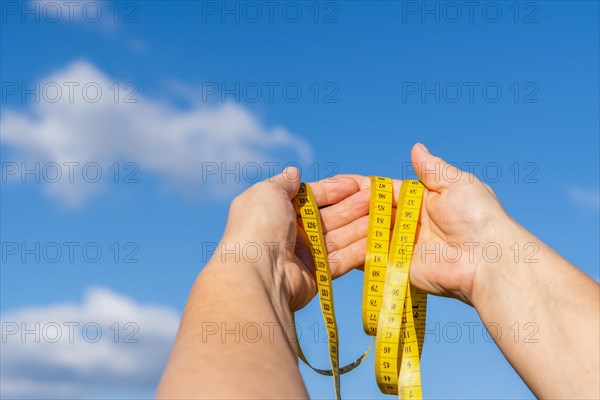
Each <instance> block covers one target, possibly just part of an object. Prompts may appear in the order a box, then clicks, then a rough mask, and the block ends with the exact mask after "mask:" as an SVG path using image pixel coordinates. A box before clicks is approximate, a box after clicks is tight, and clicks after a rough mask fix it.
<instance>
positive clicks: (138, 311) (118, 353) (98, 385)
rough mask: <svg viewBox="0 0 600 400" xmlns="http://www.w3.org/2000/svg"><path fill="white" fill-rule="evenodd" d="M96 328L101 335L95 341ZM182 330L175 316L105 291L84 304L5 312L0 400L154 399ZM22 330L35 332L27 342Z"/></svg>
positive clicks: (95, 292) (90, 292) (96, 292)
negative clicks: (175, 338) (19, 399)
mask: <svg viewBox="0 0 600 400" xmlns="http://www.w3.org/2000/svg"><path fill="white" fill-rule="evenodd" d="M70 323H71V325H69V324H70ZM72 323H78V324H79V325H73V324H72ZM115 323H118V329H117V326H116V325H115ZM36 324H37V325H36ZM86 324H90V325H88V326H89V328H87V330H84V327H85V326H86ZM93 324H97V326H99V327H100V329H101V332H102V336H101V338H99V339H98V340H97V341H96V336H97V332H98V329H97V326H96V325H93ZM126 324H129V325H126ZM178 324H179V316H178V314H177V313H176V312H175V311H174V310H172V309H169V308H166V307H163V306H157V305H145V304H139V303H136V302H135V301H133V300H131V299H129V298H127V297H124V296H122V295H119V294H117V293H114V292H112V291H110V290H107V289H103V288H92V289H90V290H88V291H87V293H86V295H85V297H84V299H83V302H82V303H76V304H71V303H68V304H56V305H49V306H41V307H30V308H23V309H18V310H15V311H11V312H8V313H5V314H4V315H3V316H2V344H1V346H2V357H1V360H0V363H1V367H2V368H1V371H0V397H2V398H67V397H68V398H107V397H117V398H127V397H132V398H135V397H137V398H146V397H149V396H152V394H153V392H154V390H155V389H156V385H157V384H158V380H159V378H160V374H161V372H162V369H163V367H164V365H165V362H166V359H167V357H168V354H169V351H170V349H171V344H172V341H173V339H174V337H175V334H176V331H177V327H178ZM70 326H72V327H73V328H72V331H70ZM57 327H58V328H57ZM24 328H25V329H27V330H29V331H30V333H28V334H26V335H25V336H23V332H24ZM115 332H118V335H116V334H115ZM59 333H60V335H59ZM36 334H37V338H36ZM36 339H37V340H38V342H36Z"/></svg>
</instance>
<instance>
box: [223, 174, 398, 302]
mask: <svg viewBox="0 0 600 400" xmlns="http://www.w3.org/2000/svg"><path fill="white" fill-rule="evenodd" d="M397 184H398V188H399V182H397ZM310 186H311V188H312V190H313V193H314V195H315V198H316V201H317V204H318V206H319V207H320V208H322V209H321V220H322V224H323V230H324V233H325V242H326V243H327V244H328V250H329V252H330V253H329V259H330V267H331V273H332V276H333V278H337V277H339V276H341V275H343V274H345V273H346V272H348V271H350V270H351V269H353V268H355V267H357V266H358V265H360V264H362V263H363V262H364V248H365V244H366V231H367V221H368V215H367V214H368V210H369V198H370V180H369V178H367V177H363V176H359V175H337V176H334V177H331V178H328V179H325V180H322V181H319V182H315V183H311V184H310ZM299 188H300V176H299V173H298V170H297V169H296V168H293V167H290V168H287V169H286V170H284V171H283V172H282V173H281V174H280V175H277V176H275V177H273V178H270V179H267V180H265V181H263V182H260V183H257V184H255V185H254V186H252V187H251V188H249V189H248V190H246V191H245V192H243V193H242V194H240V195H239V196H238V197H236V199H235V200H234V201H233V202H232V203H231V208H230V210H229V218H228V221H227V227H226V229H225V233H224V235H223V239H222V245H221V246H219V248H222V247H223V246H224V247H225V248H227V249H232V248H234V247H235V246H238V248H239V249H248V250H249V251H250V250H252V249H253V248H254V249H257V248H258V249H260V250H259V251H260V253H261V256H260V257H258V256H257V257H254V253H252V254H251V255H246V254H243V256H244V255H245V256H246V258H247V259H255V258H257V259H258V262H253V263H251V264H252V266H253V267H255V268H256V270H257V273H258V274H260V275H261V277H262V278H263V280H264V282H265V285H266V286H267V290H268V291H269V292H270V293H273V294H275V295H279V293H283V294H284V295H285V297H286V299H285V300H286V301H287V303H288V305H289V306H290V309H291V310H292V311H295V310H298V309H300V308H302V307H304V306H305V305H306V304H308V303H309V302H310V300H311V299H312V298H313V297H314V295H315V294H316V291H317V286H316V282H315V280H314V264H313V261H312V257H311V255H310V251H309V249H308V247H307V244H306V243H305V242H304V240H303V239H302V238H303V236H302V235H298V232H299V230H301V229H302V227H301V225H299V222H298V221H297V215H296V212H295V210H294V207H293V205H292V199H293V198H294V197H295V196H296V194H297V193H298V190H299ZM242 253H245V252H242ZM216 256H221V258H222V259H223V260H226V257H227V256H226V255H224V254H222V253H221V254H216ZM227 261H230V260H227ZM245 261H248V260H245Z"/></svg>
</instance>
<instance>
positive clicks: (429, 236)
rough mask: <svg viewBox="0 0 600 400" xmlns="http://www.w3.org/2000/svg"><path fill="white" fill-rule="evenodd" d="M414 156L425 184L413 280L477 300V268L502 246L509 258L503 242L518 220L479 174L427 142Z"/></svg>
mask: <svg viewBox="0 0 600 400" xmlns="http://www.w3.org/2000/svg"><path fill="white" fill-rule="evenodd" d="M411 158H412V162H413V167H414V168H415V171H416V173H417V176H418V177H419V179H420V180H421V182H423V184H424V185H425V186H426V190H425V194H424V198H423V206H422V207H421V216H420V229H419V231H418V235H417V240H416V243H415V253H414V255H413V259H412V263H411V271H410V279H411V283H413V284H414V285H415V286H417V287H418V288H420V289H423V290H425V291H427V292H428V293H432V294H436V295H443V296H448V297H455V298H458V299H460V300H462V301H464V302H466V303H468V304H473V294H474V291H475V286H476V277H477V276H478V274H477V272H478V271H480V270H481V268H486V264H488V263H489V262H490V261H494V260H497V254H496V250H497V249H498V248H501V249H502V252H503V253H504V258H506V254H507V253H508V248H506V247H505V246H504V244H505V243H509V242H510V240H511V235H512V234H513V232H515V226H516V224H514V223H513V221H512V220H511V218H510V217H509V216H508V215H507V214H506V212H505V211H504V209H503V208H502V206H501V205H500V203H499V202H498V199H497V198H496V195H495V194H494V192H493V191H492V189H491V188H490V187H489V186H487V185H486V184H485V183H483V182H481V181H480V180H479V179H477V178H476V177H475V176H474V175H472V174H469V173H466V172H464V171H461V170H459V169H457V168H456V167H454V166H452V165H450V164H448V163H446V162H445V161H444V160H442V159H441V158H438V157H435V156H433V155H431V154H430V153H429V151H428V150H427V148H426V147H425V146H423V145H422V144H416V145H415V146H414V147H413V149H412V153H411ZM486 246H487V247H486ZM497 246H499V247H497ZM484 249H485V250H484ZM487 251H489V255H487V254H488V253H486V252H487Z"/></svg>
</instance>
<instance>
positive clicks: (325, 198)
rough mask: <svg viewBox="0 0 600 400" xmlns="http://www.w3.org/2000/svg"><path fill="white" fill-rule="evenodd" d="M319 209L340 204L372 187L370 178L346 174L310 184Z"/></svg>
mask: <svg viewBox="0 0 600 400" xmlns="http://www.w3.org/2000/svg"><path fill="white" fill-rule="evenodd" d="M309 185H310V188H311V189H312V191H313V194H314V195H315V199H316V200H317V205H318V206H319V207H324V206H328V205H331V204H335V203H338V202H339V201H341V200H343V199H345V198H347V197H348V196H350V195H352V194H354V193H357V192H359V191H360V190H362V189H365V188H368V187H370V186H371V180H370V179H369V177H368V176H362V175H354V174H344V175H335V176H332V177H331V178H327V179H323V180H320V181H318V182H311V183H309Z"/></svg>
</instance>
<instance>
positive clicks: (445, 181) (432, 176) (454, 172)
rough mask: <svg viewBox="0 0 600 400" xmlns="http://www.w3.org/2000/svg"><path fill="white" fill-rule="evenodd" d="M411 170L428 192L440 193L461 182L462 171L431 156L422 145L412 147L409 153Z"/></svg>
mask: <svg viewBox="0 0 600 400" xmlns="http://www.w3.org/2000/svg"><path fill="white" fill-rule="evenodd" d="M410 157H411V160H412V165H413V168H414V169H415V172H416V174H417V176H418V177H419V179H420V180H421V182H423V184H424V185H425V186H426V187H427V189H429V190H433V191H440V190H444V189H446V188H447V187H448V186H449V185H451V184H453V183H456V182H458V181H459V180H461V177H462V175H463V174H464V172H463V171H461V170H460V169H458V168H456V167H455V166H454V165H452V164H448V163H447V162H446V161H444V160H443V159H441V158H440V157H436V156H434V155H432V154H431V153H430V152H429V150H428V149H427V147H425V145H423V144H422V143H417V144H415V145H414V146H413V148H412V151H411V153H410Z"/></svg>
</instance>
